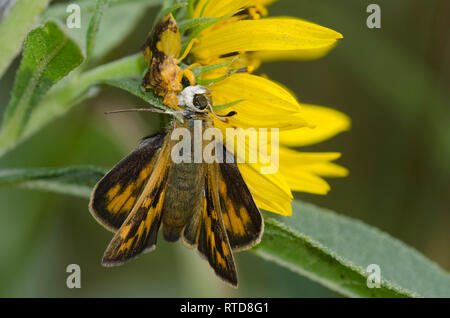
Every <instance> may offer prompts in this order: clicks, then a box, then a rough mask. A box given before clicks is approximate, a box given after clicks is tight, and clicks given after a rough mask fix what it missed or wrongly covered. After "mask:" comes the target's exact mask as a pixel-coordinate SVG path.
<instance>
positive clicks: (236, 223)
mask: <svg viewBox="0 0 450 318" xmlns="http://www.w3.org/2000/svg"><path fill="white" fill-rule="evenodd" d="M227 152H228V150H227V149H226V148H225V147H223V153H224V154H226V156H227V157H225V155H224V158H231V157H233V155H232V154H230V153H227ZM228 156H229V157H228ZM218 166H219V177H218V190H219V198H220V208H221V210H222V216H223V222H224V225H225V228H226V230H227V235H228V240H229V242H230V246H231V248H232V249H233V250H242V249H247V248H250V247H252V246H254V245H256V244H258V243H259V241H260V240H261V235H262V233H263V228H264V223H263V219H262V216H261V213H260V212H259V209H258V207H257V206H256V204H255V201H254V200H253V197H252V194H251V193H250V190H249V189H248V187H247V185H246V184H245V181H244V179H243V178H242V175H241V173H240V172H239V168H238V166H237V165H236V163H235V162H233V163H225V162H223V163H220V164H218Z"/></svg>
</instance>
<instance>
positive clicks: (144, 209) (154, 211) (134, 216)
mask: <svg viewBox="0 0 450 318" xmlns="http://www.w3.org/2000/svg"><path fill="white" fill-rule="evenodd" d="M168 144H169V142H168V140H166V141H165V143H164V145H163V147H162V149H161V152H160V154H159V156H158V159H157V160H156V163H155V165H154V168H153V171H152V173H151V176H150V178H149V179H148V181H147V183H146V184H145V187H144V189H143V191H142V193H141V195H140V196H139V198H138V200H137V201H136V203H135V205H134V207H133V209H132V210H131V212H130V214H129V215H128V217H127V218H126V220H125V221H124V222H123V224H122V226H121V227H120V229H119V230H118V231H117V232H116V234H115V236H114V238H113V239H112V241H111V243H110V244H109V246H108V248H107V249H106V251H105V254H104V256H103V260H102V264H103V265H105V266H112V265H120V264H122V263H124V262H125V261H127V260H129V259H131V258H134V257H136V256H138V255H139V254H141V253H143V252H147V251H151V250H153V249H154V248H155V245H156V239H157V235H158V230H159V227H160V223H161V214H162V208H163V203H164V197H165V193H166V192H165V191H166V187H167V178H168V174H169V170H170V163H171V161H170V150H169V146H168Z"/></svg>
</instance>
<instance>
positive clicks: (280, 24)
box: [192, 18, 342, 62]
mask: <svg viewBox="0 0 450 318" xmlns="http://www.w3.org/2000/svg"><path fill="white" fill-rule="evenodd" d="M339 38H342V35H341V34H339V33H337V32H335V31H333V30H330V29H328V28H325V27H322V26H319V25H317V24H314V23H310V22H307V21H303V20H300V19H295V18H267V19H260V20H241V21H234V22H230V23H221V24H218V25H215V26H212V27H210V28H208V29H206V30H204V31H203V32H202V33H201V34H200V36H199V38H198V40H199V42H198V43H197V44H196V45H195V47H194V48H193V50H192V53H193V55H194V56H195V58H196V59H197V60H199V61H200V62H202V61H206V62H207V61H208V60H210V59H211V58H214V57H218V56H221V55H223V54H228V53H233V52H248V51H293V50H296V51H298V50H317V49H326V48H329V47H332V46H333V45H334V44H335V43H336V41H337V39H339Z"/></svg>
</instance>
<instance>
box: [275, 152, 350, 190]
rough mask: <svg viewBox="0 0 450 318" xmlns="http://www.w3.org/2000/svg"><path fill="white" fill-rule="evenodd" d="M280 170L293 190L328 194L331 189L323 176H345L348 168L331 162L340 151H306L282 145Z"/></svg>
mask: <svg viewBox="0 0 450 318" xmlns="http://www.w3.org/2000/svg"><path fill="white" fill-rule="evenodd" d="M279 151H280V172H281V173H282V174H283V176H284V179H285V180H286V181H287V183H288V184H289V187H290V188H291V189H292V190H293V191H301V192H308V193H314V194H326V193H327V192H328V191H329V190H330V186H329V185H328V183H327V182H326V181H325V180H323V179H322V178H321V176H323V177H345V176H347V174H348V171H347V169H345V168H343V167H341V166H338V165H336V164H333V163H331V161H333V160H336V159H337V158H339V157H340V154H339V153H332V152H331V153H305V152H297V151H294V150H291V149H288V148H285V147H280V149H279Z"/></svg>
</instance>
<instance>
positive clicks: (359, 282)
mask: <svg viewBox="0 0 450 318" xmlns="http://www.w3.org/2000/svg"><path fill="white" fill-rule="evenodd" d="M105 171H106V169H100V168H94V167H68V168H61V169H44V168H42V169H21V170H0V186H18V187H27V188H33V189H41V190H45V191H55V192H59V193H67V194H72V195H77V196H82V197H85V198H89V197H90V189H91V188H92V187H93V186H94V184H95V183H96V182H97V180H99V179H100V178H101V177H102V176H103V174H104V173H105ZM293 211H294V212H293V215H292V216H290V217H281V216H278V215H274V214H270V217H269V216H267V215H269V214H268V213H265V218H264V219H265V229H264V235H263V239H262V241H261V243H260V244H259V245H258V246H257V247H255V248H254V249H253V251H254V253H256V255H259V256H261V257H263V258H264V259H267V260H270V261H273V262H275V263H277V264H279V265H281V266H284V267H287V268H288V269H291V270H292V271H294V272H296V273H299V274H301V275H305V276H307V277H309V278H311V279H312V280H315V281H317V282H319V283H320V284H323V285H325V286H326V287H328V288H330V289H333V290H335V291H338V292H340V293H342V294H343V295H347V296H352V297H449V296H450V276H449V274H448V273H446V272H444V271H443V270H442V269H441V268H439V267H438V266H437V265H436V264H435V263H433V262H431V261H430V260H428V259H426V258H425V257H424V256H423V255H422V254H420V253H419V252H417V251H416V250H414V249H412V248H411V247H408V246H407V245H405V244H404V243H402V242H400V241H398V240H397V239H395V238H392V237H391V236H389V235H388V234H386V233H383V232H381V231H380V230H378V229H376V228H373V227H371V226H369V225H366V224H364V223H362V222H360V221H358V220H354V219H351V218H348V217H345V216H342V215H339V214H336V213H334V212H332V211H328V210H326V209H322V208H319V207H316V206H313V205H311V204H307V203H302V202H299V201H294V203H293ZM370 264H377V265H378V266H379V267H380V270H381V285H380V288H373V289H371V288H368V287H367V278H368V275H369V274H368V273H367V271H366V269H367V267H368V266H369V265H370Z"/></svg>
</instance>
